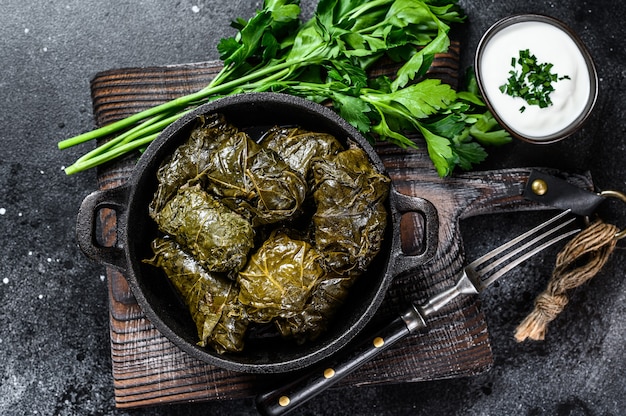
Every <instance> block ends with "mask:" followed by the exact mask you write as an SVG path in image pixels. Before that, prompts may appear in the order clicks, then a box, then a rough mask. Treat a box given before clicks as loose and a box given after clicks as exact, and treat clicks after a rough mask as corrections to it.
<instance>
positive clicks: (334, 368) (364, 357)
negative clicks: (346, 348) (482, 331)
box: [256, 306, 426, 416]
mask: <svg viewBox="0 0 626 416" xmlns="http://www.w3.org/2000/svg"><path fill="white" fill-rule="evenodd" d="M425 328H426V322H425V321H424V317H423V315H422V314H421V313H420V311H419V309H418V308H416V307H415V306H412V307H411V308H409V309H408V310H407V311H405V313H403V314H402V315H401V316H399V317H397V318H396V319H395V320H393V321H392V322H391V323H390V324H388V325H387V326H386V327H384V328H383V329H381V330H379V331H377V332H376V333H374V334H373V335H371V336H369V337H368V338H367V339H365V340H364V341H363V342H361V343H360V344H358V345H357V346H356V348H354V349H353V350H351V352H350V353H349V354H348V355H346V356H344V357H343V358H342V359H338V360H335V361H334V362H332V363H330V364H328V365H326V366H323V367H319V368H318V369H317V370H315V371H313V372H311V373H309V374H306V375H304V376H303V377H301V378H299V379H297V380H295V381H293V382H291V383H289V384H287V385H285V386H282V387H279V388H278V389H276V390H274V391H270V392H268V393H264V394H261V395H259V396H257V398H256V406H257V410H258V411H259V413H260V414H262V415H266V416H278V415H284V414H286V413H288V412H290V411H292V410H293V409H295V408H296V407H298V406H300V405H301V404H303V403H305V402H306V401H308V400H310V399H312V398H313V397H315V396H316V395H318V394H319V393H321V392H322V391H324V390H326V389H327V388H329V387H331V386H333V385H334V384H336V383H337V382H338V381H340V380H341V379H342V378H344V377H346V376H347V375H348V374H350V373H352V372H353V371H355V370H356V369H357V368H359V367H361V366H362V365H363V364H365V363H367V362H368V361H369V360H371V359H372V358H374V357H375V356H377V355H378V354H380V353H381V352H383V351H385V350H387V349H389V347H391V346H392V345H393V344H395V343H396V342H397V341H399V340H400V339H402V338H404V337H406V336H407V335H409V334H411V333H414V332H418V331H421V330H423V329H425Z"/></svg>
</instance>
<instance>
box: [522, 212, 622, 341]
mask: <svg viewBox="0 0 626 416" xmlns="http://www.w3.org/2000/svg"><path fill="white" fill-rule="evenodd" d="M618 231H619V229H618V228H617V227H616V226H614V225H612V224H607V223H605V222H603V221H602V220H600V219H597V220H595V221H594V222H593V223H591V224H590V225H589V227H587V228H585V229H584V230H583V231H581V232H580V233H579V234H578V235H576V236H575V237H574V238H572V239H571V240H570V241H569V242H568V243H567V244H566V245H565V246H564V247H563V249H562V250H561V251H560V252H559V254H558V255H557V258H556V265H555V268H554V271H553V272H552V276H551V277H550V280H549V282H548V285H547V287H546V290H544V291H543V292H542V293H541V294H539V296H537V298H536V299H535V306H534V309H533V311H532V312H531V313H530V314H529V315H528V316H527V317H526V318H525V319H524V320H523V321H522V323H520V324H519V326H518V327H517V329H516V331H515V339H516V340H517V341H518V342H522V341H524V340H526V339H528V338H530V339H532V340H535V341H537V340H543V339H545V336H546V331H547V327H548V324H549V323H550V322H552V321H553V320H554V319H555V318H556V317H557V316H558V315H559V314H560V313H561V312H562V311H563V309H564V308H565V305H567V302H568V297H567V291H568V290H571V289H574V288H577V287H579V286H580V285H582V284H583V283H585V282H587V281H588V280H590V279H591V278H593V277H594V276H595V275H596V274H597V273H598V272H599V271H600V270H601V269H602V267H603V266H604V264H605V263H606V262H607V260H608V259H609V257H610V256H611V253H612V252H613V250H614V249H615V245H616V244H617V240H618V239H617V238H616V234H617V233H618Z"/></svg>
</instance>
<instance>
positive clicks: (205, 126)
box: [150, 114, 240, 213]
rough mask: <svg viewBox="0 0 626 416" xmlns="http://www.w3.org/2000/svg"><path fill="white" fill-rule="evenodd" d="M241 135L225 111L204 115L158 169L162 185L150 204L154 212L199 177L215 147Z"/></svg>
mask: <svg viewBox="0 0 626 416" xmlns="http://www.w3.org/2000/svg"><path fill="white" fill-rule="evenodd" d="M236 134H240V133H239V132H238V130H237V128H235V127H234V126H232V125H230V124H228V123H227V122H226V120H225V119H224V116H222V115H221V114H210V115H206V116H205V115H201V116H199V117H198V119H197V121H196V125H195V127H194V128H193V130H192V131H191V134H190V136H189V138H188V139H187V140H186V141H185V142H184V143H183V144H182V145H180V146H178V147H177V148H176V150H175V151H174V152H173V153H172V155H171V156H170V157H168V158H167V159H166V160H164V161H163V162H162V163H161V165H160V167H159V169H158V171H157V180H158V183H159V185H158V188H157V190H156V192H155V194H154V197H153V199H152V202H151V203H150V211H151V213H154V212H157V211H160V210H161V209H162V208H163V206H164V205H165V203H166V202H167V201H168V200H169V199H170V198H172V197H173V196H174V195H176V193H177V192H178V189H179V188H180V187H181V186H183V185H184V184H186V183H188V182H193V181H194V180H198V178H199V176H200V173H201V172H202V171H204V169H205V168H206V166H207V164H208V163H209V161H210V160H212V158H213V153H214V151H215V147H217V146H218V145H219V144H220V143H222V142H223V141H225V140H227V139H228V138H230V137H232V136H233V135H236Z"/></svg>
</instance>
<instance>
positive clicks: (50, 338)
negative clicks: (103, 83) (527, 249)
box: [0, 0, 626, 416]
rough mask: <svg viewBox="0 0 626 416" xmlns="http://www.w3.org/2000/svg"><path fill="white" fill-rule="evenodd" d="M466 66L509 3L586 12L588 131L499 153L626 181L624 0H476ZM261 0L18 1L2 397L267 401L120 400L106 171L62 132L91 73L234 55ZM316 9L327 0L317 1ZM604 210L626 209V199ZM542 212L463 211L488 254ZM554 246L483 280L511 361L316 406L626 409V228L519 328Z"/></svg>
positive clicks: (310, 408)
mask: <svg viewBox="0 0 626 416" xmlns="http://www.w3.org/2000/svg"><path fill="white" fill-rule="evenodd" d="M461 4H462V5H463V7H464V8H465V10H466V11H467V13H468V15H469V20H468V23H467V24H466V25H464V26H465V27H464V28H463V29H462V30H460V36H461V38H462V41H463V43H464V46H463V47H464V51H465V54H464V57H463V64H464V67H465V66H467V65H470V64H471V60H472V56H473V51H474V49H475V47H476V44H477V42H478V39H479V37H480V35H481V34H482V33H483V32H484V31H485V30H486V29H487V28H488V27H489V26H490V25H491V24H492V23H493V22H495V21H496V20H498V19H499V18H501V17H504V16H507V15H510V14H514V13H519V12H534V13H544V14H549V15H552V16H554V17H557V18H560V19H562V20H563V21H565V22H566V23H568V24H569V25H570V26H571V27H572V28H573V29H574V30H575V31H576V32H577V33H578V34H579V35H580V36H581V37H582V39H583V40H584V42H585V43H586V44H587V46H588V47H589V49H590V50H591V52H592V55H593V56H594V58H595V61H596V64H597V67H598V70H599V77H600V89H601V90H600V97H599V101H598V105H597V107H596V110H595V113H594V115H593V117H592V119H591V120H590V121H589V122H588V123H587V125H586V126H585V128H584V129H583V131H581V133H580V134H578V135H577V136H576V137H574V138H572V139H571V140H569V141H567V142H566V143H564V144H560V145H553V146H547V147H532V146H526V145H523V144H521V143H515V144H513V145H511V146H508V147H506V148H505V149H501V150H500V151H497V152H493V153H492V154H491V155H492V156H491V158H490V160H489V161H488V162H487V163H486V164H485V166H484V168H495V167H508V166H521V165H525V166H531V165H535V166H553V167H560V168H564V169H571V170H587V169H588V170H590V171H591V173H592V175H593V177H594V179H595V182H596V184H597V185H598V186H599V187H600V188H601V189H618V190H626V170H625V169H624V166H623V164H624V151H625V150H626V144H625V143H626V142H625V141H624V139H623V136H624V130H625V129H626V116H625V112H624V107H623V106H624V103H625V99H624V96H625V93H626V91H625V90H626V82H625V78H626V69H625V63H626V56H625V54H626V53H625V48H624V38H625V37H626V29H625V28H624V25H623V21H622V20H623V16H625V15H626V5H625V3H623V2H619V1H609V0H599V1H584V0H569V1H538V0H530V1H524V2H520V1H511V0H508V1H487V0H479V1H469V0H464V1H461ZM259 6H260V2H254V1H239V0H233V1H227V2H226V1H217V0H200V1H187V0H182V1H176V2H174V1H172V2H162V1H157V0H142V1H130V0H114V1H110V2H86V1H82V0H65V1H62V2H61V1H56V0H50V1H45V2H44V1H41V2H35V1H32V0H30V1H26V2H25V1H21V0H3V1H2V6H0V10H1V11H2V13H0V39H1V41H0V62H2V70H1V71H0V92H1V95H0V96H1V97H2V99H1V100H0V124H1V129H0V143H2V151H3V157H2V158H1V159H0V208H1V210H0V227H1V229H2V233H3V235H5V238H4V239H3V241H2V243H0V247H2V256H3V258H2V262H0V274H1V278H0V279H2V280H0V304H1V305H2V308H0V352H1V353H0V414H3V415H28V414H31V415H138V414H142V415H143V414H146V415H170V414H172V415H173V414H176V415H191V414H232V415H252V414H255V411H254V409H253V402H252V400H251V399H248V400H237V401H228V402H219V403H207V404H192V405H187V406H168V407H155V408H150V409H141V410H134V411H120V410H116V409H115V407H114V401H113V385H112V378H111V358H110V354H109V338H108V337H109V335H108V310H107V291H106V282H105V281H104V277H103V268H102V267H100V266H99V265H96V264H93V263H92V262H90V261H89V260H87V259H86V258H85V257H84V256H83V255H82V254H81V253H80V251H79V250H78V248H77V246H76V241H75V236H74V224H75V218H76V213H77V210H78V206H79V204H80V202H81V201H82V199H83V198H84V197H85V196H86V195H87V194H88V193H89V192H91V191H92V190H94V189H95V174H94V172H87V173H83V174H79V175H75V176H71V177H66V176H65V175H64V173H63V172H62V167H63V166H64V165H68V164H69V163H71V161H72V160H73V159H75V158H76V157H77V156H79V155H80V154H81V153H82V152H84V151H85V149H87V148H88V147H89V145H87V146H84V147H79V148H75V149H70V150H67V151H64V152H60V151H58V150H57V149H56V143H57V142H58V141H59V140H61V139H63V138H65V137H68V136H72V135H75V134H78V133H80V132H83V131H86V130H88V129H90V128H91V127H92V126H93V118H92V114H91V100H90V93H89V79H90V78H91V77H92V76H93V75H94V74H95V73H96V72H98V71H102V70H106V69H110V68H117V67H129V66H149V65H164V64H174V63H185V62H193V61H201V60H209V59H217V57H218V54H217V52H216V49H215V45H216V43H217V41H218V39H219V38H220V37H222V36H224V35H225V34H227V33H228V34H229V33H231V32H230V31H231V29H230V28H229V27H228V24H229V22H230V20H232V19H233V18H235V17H237V16H243V17H249V16H251V14H252V12H253V11H254V10H255V9H256V8H258V7H259ZM303 6H304V8H305V9H306V10H307V13H309V14H310V11H311V10H312V8H313V7H314V3H313V2H307V1H305V2H304V4H303ZM601 214H602V215H603V217H604V218H606V219H607V220H610V221H614V222H615V223H617V224H621V225H626V218H624V210H623V205H621V204H620V203H617V202H615V203H613V202H611V203H607V204H605V205H604V206H603V207H602V209H601ZM541 218H542V215H541V214H539V213H534V214H518V215H513V214H507V215H496V216H489V217H482V218H473V219H470V220H467V221H466V222H465V223H464V224H463V237H464V241H465V242H466V245H467V246H468V252H469V254H470V255H477V254H479V252H482V251H484V250H486V249H488V248H490V247H492V246H493V245H495V244H497V242H498V241H501V240H502V239H504V238H506V237H507V236H508V235H510V234H509V233H513V232H516V231H521V230H523V229H525V228H527V227H528V226H529V225H530V224H532V223H534V222H537V221H539V220H540V219H541ZM553 255H554V253H553V252H549V253H546V254H545V256H542V257H538V258H536V259H533V260H532V261H530V262H528V263H527V264H526V265H524V266H523V267H520V268H519V269H518V270H516V271H515V272H514V273H511V274H510V275H509V276H508V278H507V279H506V280H505V281H504V282H502V283H501V284H500V285H498V286H497V287H495V288H493V289H492V290H491V292H490V296H489V295H487V296H484V297H483V300H484V301H483V305H484V309H485V311H486V314H487V319H488V322H489V327H490V331H491V334H492V343H493V351H494V357H495V364H494V367H493V369H492V370H490V371H489V372H486V373H484V374H482V375H479V376H476V377H471V378H461V379H454V380H441V381H433V382H427V383H414V384H404V385H394V386H391V385H387V386H381V387H362V388H351V389H338V390H333V391H329V392H327V393H325V394H324V396H322V397H321V398H319V399H316V400H314V401H313V402H312V403H310V404H308V405H306V406H305V407H304V408H303V409H302V410H301V411H300V412H297V413H299V414H306V415H313V414H364V415H392V414H393V415H440V414H441V415H453V414H458V415H529V416H530V415H618V414H624V412H625V411H626V410H625V409H626V384H625V382H624V380H625V379H626V354H625V352H624V340H623V337H624V335H623V334H624V333H626V306H625V305H626V282H625V280H624V270H625V269H626V259H625V257H624V243H623V242H622V243H620V244H619V245H618V249H617V251H616V252H615V254H614V256H613V257H612V259H611V261H610V262H609V264H608V265H607V266H606V267H605V269H604V270H603V272H602V273H601V274H600V275H598V276H597V277H596V278H595V279H594V280H592V281H591V282H589V283H588V284H586V285H585V286H584V287H583V288H580V289H578V290H576V291H574V292H573V294H572V297H571V300H570V304H569V305H568V306H567V308H566V310H565V312H564V313H563V314H562V315H561V316H560V317H559V318H558V319H557V320H556V321H555V322H554V323H553V324H552V325H551V326H550V327H549V332H548V337H547V339H546V341H544V342H536V343H535V342H531V343H523V344H517V343H516V342H515V341H514V340H513V337H512V336H513V331H514V329H515V327H516V325H517V324H518V323H519V322H520V321H521V320H522V319H523V317H524V316H525V315H526V313H528V312H529V311H530V309H531V307H532V300H533V299H534V297H535V296H536V294H538V293H539V292H540V291H541V290H542V289H543V287H544V286H545V282H546V280H547V277H548V276H549V273H550V270H551V265H552V262H553Z"/></svg>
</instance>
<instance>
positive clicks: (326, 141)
mask: <svg viewBox="0 0 626 416" xmlns="http://www.w3.org/2000/svg"><path fill="white" fill-rule="evenodd" d="M261 145H262V146H265V147H267V148H268V149H271V150H273V151H275V152H276V153H278V154H279V155H280V156H281V157H282V158H283V160H284V161H285V162H286V163H287V164H288V165H289V166H290V167H291V169H293V170H295V171H296V172H298V173H300V174H301V175H302V176H303V177H304V178H305V179H307V181H309V180H310V179H311V176H312V175H311V171H310V170H311V169H310V168H311V161H312V160H313V159H314V158H316V157H322V158H325V157H328V156H331V155H335V154H337V153H338V152H340V151H341V150H343V146H342V145H341V143H339V141H338V140H337V139H336V138H335V137H334V136H332V135H330V134H326V133H316V132H312V131H308V130H304V129H301V128H299V127H279V126H275V127H272V128H271V129H269V130H268V132H267V133H266V134H265V136H264V137H263V140H262V141H261Z"/></svg>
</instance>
